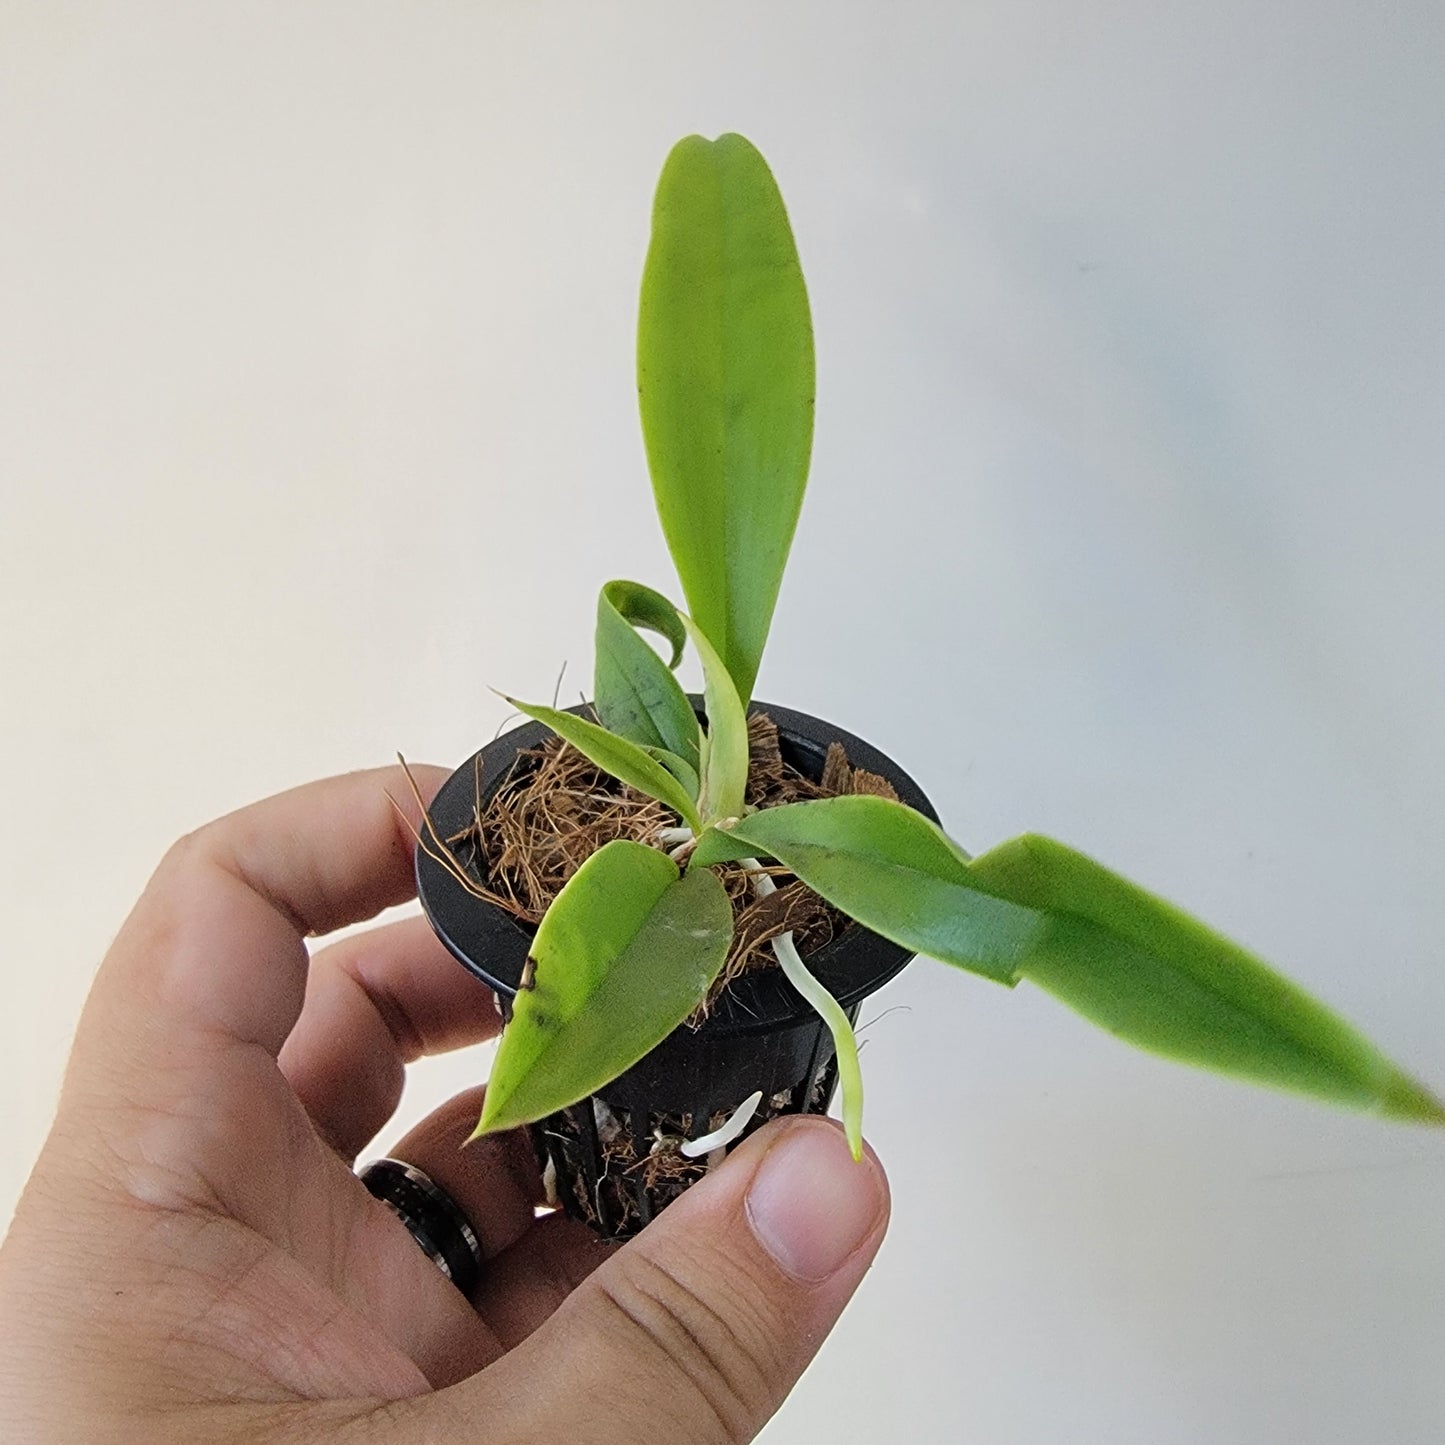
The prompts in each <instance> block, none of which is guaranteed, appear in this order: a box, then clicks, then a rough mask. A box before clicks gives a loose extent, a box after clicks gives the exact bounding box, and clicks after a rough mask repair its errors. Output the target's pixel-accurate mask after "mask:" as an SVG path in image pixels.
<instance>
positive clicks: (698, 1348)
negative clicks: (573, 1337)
mask: <svg viewBox="0 0 1445 1445" xmlns="http://www.w3.org/2000/svg"><path fill="white" fill-rule="evenodd" d="M615 1263H616V1266H617V1267H616V1268H615V1269H613V1270H610V1271H607V1274H608V1278H607V1279H606V1280H605V1281H604V1282H603V1287H602V1291H601V1293H602V1297H603V1298H604V1300H605V1301H606V1303H607V1304H608V1306H610V1308H611V1310H612V1312H613V1315H614V1320H615V1323H616V1324H617V1325H618V1326H619V1327H620V1328H622V1329H623V1330H625V1331H626V1332H627V1333H629V1334H631V1335H632V1336H633V1340H632V1343H633V1344H639V1343H640V1344H641V1346H642V1347H643V1348H644V1349H646V1350H648V1351H651V1352H653V1353H654V1354H655V1355H656V1356H657V1357H658V1363H659V1364H660V1365H661V1366H662V1367H663V1368H664V1369H665V1371H666V1373H667V1375H668V1377H669V1379H670V1382H671V1383H672V1385H673V1387H674V1388H675V1389H677V1390H679V1391H686V1392H687V1393H688V1394H689V1395H691V1396H692V1401H691V1403H693V1404H694V1405H695V1406H697V1407H699V1408H698V1409H695V1410H693V1411H689V1412H688V1413H689V1414H690V1415H697V1414H699V1413H700V1414H701V1415H702V1416H703V1417H704V1418H707V1419H709V1420H710V1421H711V1423H712V1425H713V1426H714V1427H715V1428H714V1429H713V1430H711V1431H710V1432H709V1434H708V1435H707V1436H705V1437H699V1438H700V1439H708V1440H717V1441H720V1442H728V1445H731V1442H735V1441H748V1440H751V1439H752V1438H753V1436H754V1435H755V1433H756V1432H757V1430H758V1429H759V1428H760V1426H761V1424H762V1422H763V1420H764V1419H766V1417H767V1416H768V1415H769V1414H770V1413H771V1412H772V1410H773V1408H774V1407H775V1406H776V1404H777V1401H778V1399H779V1398H780V1397H781V1394H782V1393H783V1390H782V1387H781V1380H782V1371H781V1369H780V1367H779V1360H778V1356H779V1354H780V1353H782V1351H781V1348H780V1344H779V1342H780V1340H781V1337H782V1335H781V1331H780V1330H779V1328H778V1326H777V1322H776V1321H773V1320H770V1319H769V1318H768V1317H767V1315H766V1314H765V1313H764V1311H763V1309H761V1308H760V1306H759V1304H758V1303H757V1302H756V1301H755V1300H754V1299H751V1298H750V1297H749V1292H748V1291H746V1290H745V1289H743V1288H737V1287H730V1286H728V1285H725V1284H723V1283H721V1282H720V1280H719V1278H718V1275H717V1273H716V1272H713V1273H712V1274H711V1275H709V1276H708V1284H707V1291H706V1293H704V1292H703V1291H701V1290H699V1289H698V1288H696V1287H695V1286H694V1285H692V1284H690V1283H689V1282H688V1280H687V1279H686V1277H685V1274H684V1271H683V1270H682V1269H680V1268H677V1267H670V1266H669V1265H668V1264H666V1263H664V1262H663V1261H660V1260H658V1259H655V1258H652V1257H650V1256H648V1255H646V1254H644V1253H642V1252H641V1251H626V1252H623V1253H621V1254H619V1255H618V1256H617V1257H616V1260H615ZM709 1296H711V1298H710V1297H709ZM678 1403H679V1404H683V1405H685V1404H686V1403H688V1402H687V1401H679V1402H678Z"/></svg>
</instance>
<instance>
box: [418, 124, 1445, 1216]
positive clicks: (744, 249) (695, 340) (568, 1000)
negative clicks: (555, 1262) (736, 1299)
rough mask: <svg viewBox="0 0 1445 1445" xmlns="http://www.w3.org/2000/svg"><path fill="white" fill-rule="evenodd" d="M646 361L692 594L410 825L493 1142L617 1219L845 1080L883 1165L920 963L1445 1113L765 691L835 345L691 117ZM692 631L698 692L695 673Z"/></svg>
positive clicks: (463, 771) (1181, 1047) (1199, 949)
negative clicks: (908, 992)
mask: <svg viewBox="0 0 1445 1445" xmlns="http://www.w3.org/2000/svg"><path fill="white" fill-rule="evenodd" d="M637 379H638V395H639V399H640V405H641V413H642V428H643V435H644V439H645V443H646V453H647V463H648V467H649V470H650V472H651V476H652V485H653V490H654V494H655V497H656V502H657V511H658V516H659V518H660V519H661V522H662V527H663V531H664V533H665V535H666V538H667V543H668V547H669V549H670V551H671V554H672V558H673V561H674V563H675V565H676V568H677V574H678V580H679V581H680V583H681V588H682V595H683V597H684V598H685V600H686V611H682V610H680V609H679V608H678V607H677V606H676V605H675V604H674V603H673V602H672V601H670V600H669V599H668V598H667V597H665V596H663V595H662V594H661V593H659V592H657V591H654V590H653V589H652V588H650V587H646V586H643V585H641V584H639V583H635V582H625V581H615V582H609V583H608V584H607V585H606V586H604V587H603V588H602V592H601V596H600V597H599V599H598V606H597V633H596V659H595V679H594V689H593V697H592V701H591V703H590V704H589V705H587V706H585V707H577V708H571V709H567V710H561V709H558V708H556V707H543V706H535V705H532V704H528V703H522V702H514V706H515V707H516V708H517V709H518V710H519V711H520V712H522V713H523V714H525V715H526V716H527V717H528V718H529V719H530V721H529V722H527V723H526V724H524V725H523V726H521V727H519V728H517V729H515V730H514V731H512V732H509V733H507V734H506V735H504V736H503V737H501V738H499V739H497V740H496V741H495V742H493V743H491V744H489V745H488V746H487V747H484V748H483V749H481V751H480V752H478V753H477V754H476V755H475V757H473V758H471V759H470V760H468V761H467V762H466V763H464V764H463V765H462V766H461V767H460V768H458V769H457V771H456V772H455V773H454V774H453V775H452V777H451V778H450V779H449V781H448V782H447V783H446V784H445V785H444V787H443V788H442V790H441V792H440V793H439V794H438V795H437V797H436V798H435V800H434V801H433V803H432V804H431V806H430V809H429V810H428V813H427V817H426V821H425V824H424V826H423V829H422V834H421V840H420V844H421V846H420V847H419V848H418V853H417V875H418V883H419V891H420V895H421V900H422V904H423V907H424V908H425V910H426V912H427V915H428V917H429V918H430V919H431V922H432V925H433V927H434V928H435V929H436V931H437V933H438V935H439V936H440V938H441V939H442V941H443V942H444V943H445V945H446V946H447V948H448V949H449V950H450V951H451V952H452V954H453V955H454V956H455V957H456V958H457V959H458V960H459V961H460V962H461V963H462V964H463V965H464V966H465V967H466V968H468V969H469V970H470V971H471V972H472V973H474V974H475V975H476V976H477V977H478V979H479V980H481V982H482V983H483V984H485V985H486V986H488V987H490V988H491V989H493V990H495V992H496V994H497V997H498V1000H499V1002H500V1005H501V1008H502V1011H503V1016H504V1018H505V1019H506V1027H505V1030H504V1033H503V1037H502V1041H501V1045H500V1047H499V1050H498V1052H497V1056H496V1060H495V1063H494V1065H493V1068H492V1072H491V1077H490V1080H489V1082H488V1086H487V1093H486V1101H485V1105H484V1108H483V1112H482V1116H481V1120H480V1122H479V1124H478V1126H477V1132H478V1133H479V1134H482V1133H489V1132H491V1131H494V1130H502V1129H514V1128H520V1127H529V1128H530V1130H531V1134H532V1138H533V1141H534V1143H535V1146H536V1150H537V1155H538V1160H539V1163H540V1164H541V1165H542V1167H543V1169H544V1172H545V1177H546V1179H547V1182H548V1187H549V1190H551V1191H552V1193H553V1197H554V1198H555V1199H556V1201H557V1202H558V1203H559V1204H560V1205H561V1206H562V1207H563V1208H565V1209H566V1210H567V1211H568V1212H569V1213H571V1214H574V1215H576V1216H577V1217H579V1218H581V1219H585V1220H586V1221H588V1222H589V1223H590V1224H591V1225H593V1226H594V1227H595V1228H596V1229H597V1230H599V1231H600V1232H601V1233H603V1234H605V1235H607V1236H609V1237H614V1238H622V1237H626V1236H627V1235H629V1234H632V1233H634V1232H635V1231H636V1230H638V1229H640V1228H641V1227H643V1226H644V1225H645V1224H646V1223H647V1222H648V1220H649V1219H651V1218H652V1217H653V1215H654V1214H655V1213H656V1212H657V1211H658V1210H659V1209H661V1208H663V1207H665V1205H666V1204H667V1203H668V1202H669V1201H670V1200H672V1199H674V1198H676V1197H677V1195H678V1194H679V1193H680V1192H681V1191H682V1190H683V1189H685V1188H686V1187H687V1186H688V1185H689V1184H690V1183H692V1182H693V1181H694V1180H696V1179H697V1178H700V1177H701V1175H702V1174H703V1173H704V1172H705V1171H706V1170H707V1169H708V1168H709V1167H712V1165H713V1164H715V1163H716V1162H717V1160H718V1159H719V1158H721V1157H722V1156H723V1155H724V1154H725V1152H726V1150H727V1149H728V1148H730V1147H731V1146H732V1144H734V1143H735V1142H736V1141H737V1139H739V1138H741V1137H743V1136H744V1135H745V1134H746V1133H748V1132H750V1131H751V1130H753V1129H756V1128H758V1127H760V1126H761V1124H763V1123H764V1122H766V1121H767V1120H768V1119H771V1118H773V1117H775V1116H777V1115H779V1114H782V1113H799V1112H809V1111H817V1110H824V1109H826V1108H828V1107H829V1104H830V1102H831V1100H832V1098H833V1094H834V1091H835V1088H837V1089H838V1090H839V1092H840V1094H841V1112H842V1118H843V1123H844V1126H845V1129H846V1131H847V1136H848V1140H849V1144H850V1147H851V1148H852V1151H853V1154H854V1156H855V1158H856V1157H860V1156H861V1149H862V1112H863V1092H862V1080H861V1076H860V1072H859V1066H858V1053H857V1046H856V1044H855V1041H854V1036H853V1024H854V1022H855V1021H856V1019H857V1015H858V1010H859V1007H860V1005H861V1004H862V1002H863V1000H864V999H865V998H867V996H868V995H869V994H870V993H872V992H874V991H875V990H876V989H878V988H879V987H881V986H882V985H883V984H884V983H885V982H887V981H888V980H889V979H890V978H892V977H893V976H894V975H896V974H897V973H898V972H899V970H900V969H902V968H903V967H904V966H905V965H906V964H907V963H908V962H909V961H910V960H911V959H912V958H913V957H914V956H915V955H917V954H922V955H924V956H926V957H929V958H933V959H937V960H939V961H941V962H942V963H945V964H948V965H951V966H952V967H954V968H957V969H961V970H964V971H966V972H968V973H971V974H974V975H977V976H979V977H981V978H983V979H985V980H988V981H989V982H991V983H993V984H996V985H1002V986H1003V987H1004V988H1005V989H1009V988H1012V987H1014V986H1015V985H1016V984H1018V983H1019V982H1020V981H1027V982H1028V983H1031V984H1033V985H1035V986H1036V987H1039V988H1043V989H1045V990H1046V991H1047V992H1049V993H1051V994H1052V995H1054V996H1055V997H1056V998H1057V999H1058V1000H1060V1001H1061V1002H1062V1003H1064V1004H1066V1005H1068V1006H1069V1007H1071V1008H1073V1009H1074V1010H1076V1011H1077V1012H1078V1013H1079V1014H1081V1015H1082V1016H1083V1017H1084V1018H1086V1019H1088V1020H1090V1021H1091V1022H1093V1023H1095V1024H1097V1025H1099V1026H1101V1027H1103V1028H1105V1029H1108V1030H1109V1031H1110V1032H1111V1033H1113V1034H1115V1035H1117V1036H1118V1037H1119V1038H1120V1039H1122V1040H1125V1041H1126V1042H1128V1043H1132V1044H1134V1045H1136V1046H1138V1047H1141V1048H1144V1049H1148V1050H1151V1051H1152V1052H1154V1053H1157V1054H1161V1055H1164V1056H1165V1057H1168V1058H1172V1059H1176V1060H1179V1061H1181V1062H1184V1063H1188V1064H1193V1065H1197V1066H1200V1067H1203V1068H1207V1069H1212V1070H1215V1071H1218V1072H1220V1073H1225V1074H1232V1075H1235V1076H1237V1077H1239V1078H1241V1079H1245V1080H1249V1081H1251V1082H1254V1083H1258V1084H1266V1085H1272V1086H1276V1087H1281V1088H1286V1089H1292V1090H1296V1091H1299V1092H1303V1093H1306V1094H1311V1095H1314V1096H1316V1097H1317V1098H1319V1099H1322V1100H1326V1101H1328V1102H1331V1103H1335V1104H1340V1105H1346V1106H1350V1107H1355V1108H1360V1109H1366V1110H1373V1111H1376V1112H1378V1113H1381V1114H1384V1115H1387V1116H1391V1117H1393V1118H1397V1119H1402V1120H1412V1121H1417V1122H1422V1123H1432V1124H1439V1123H1441V1122H1445V1112H1442V1107H1441V1105H1440V1103H1439V1102H1438V1101H1437V1100H1436V1099H1435V1098H1434V1097H1433V1096H1432V1095H1431V1094H1430V1093H1429V1092H1428V1091H1427V1090H1426V1089H1425V1088H1423V1087H1422V1086H1421V1085H1420V1084H1418V1083H1416V1082H1415V1081H1414V1080H1413V1079H1412V1078H1410V1077H1409V1076H1408V1075H1407V1074H1406V1073H1405V1072H1403V1071H1402V1070H1401V1069H1399V1068H1397V1067H1396V1066H1395V1065H1394V1064H1392V1063H1391V1062H1390V1061H1389V1060H1388V1059H1387V1058H1385V1057H1384V1056H1383V1055H1382V1054H1381V1053H1380V1052H1379V1051H1378V1050H1377V1049H1376V1048H1375V1047H1374V1046H1373V1045H1372V1044H1371V1043H1370V1042H1369V1041H1367V1040H1366V1039H1365V1038H1364V1037H1362V1036H1361V1035H1360V1034H1359V1033H1358V1032H1357V1031H1356V1030H1355V1029H1353V1028H1352V1027H1351V1026H1350V1025H1348V1024H1347V1023H1345V1022H1344V1021H1343V1020H1341V1019H1340V1018H1338V1017H1337V1016H1336V1015H1335V1014H1333V1013H1332V1012H1331V1011H1330V1010H1329V1009H1327V1008H1326V1007H1325V1006H1324V1005H1322V1004H1320V1003H1318V1002H1316V1001H1315V1000H1314V999H1313V998H1311V997H1310V996H1308V995H1307V994H1306V993H1304V992H1303V991H1302V990H1301V989H1299V988H1298V987H1296V986H1295V985H1294V984H1292V983H1291V982H1289V981H1288V980H1287V979H1285V978H1284V977H1282V976H1281V975H1280V974H1279V973H1277V972H1275V971H1274V970H1273V969H1272V968H1270V967H1269V966H1268V965H1266V964H1265V963H1263V962H1261V961H1260V960H1259V959H1258V958H1256V957H1254V956H1253V955H1252V954H1250V953H1249V952H1247V951H1246V950H1245V949H1243V948H1241V947H1239V946H1238V945H1237V944H1234V943H1231V942H1229V941H1228V940H1226V939H1224V938H1222V937H1220V936H1219V935H1218V934H1217V933H1215V932H1213V931H1212V930H1211V929H1210V928H1208V927H1207V926H1206V925H1205V924H1203V923H1200V922H1197V921H1196V920H1195V919H1193V918H1191V917H1189V916H1187V915H1186V914H1185V913H1183V912H1181V911H1180V910H1179V909H1178V908H1176V907H1174V906H1173V905H1171V904H1169V903H1166V902H1164V901H1162V900H1161V899H1159V898H1157V897H1155V896H1153V895H1152V894H1150V893H1148V892H1146V891H1145V890H1144V889H1142V888H1140V887H1138V886H1136V885H1135V884H1133V883H1130V882H1128V881H1126V880H1125V879H1124V878H1122V877H1120V876H1119V875H1118V874H1116V873H1113V872H1111V871H1110V870H1108V869H1107V868H1105V867H1103V866H1102V865H1101V864H1099V863H1096V862H1094V861H1093V860H1092V859H1090V858H1087V857H1085V856H1083V855H1082V854H1080V853H1078V852H1076V851H1074V850H1073V849H1071V848H1069V847H1067V846H1065V845H1064V844H1062V843H1057V842H1054V841H1053V840H1051V839H1049V838H1044V837H1039V836H1035V835H1025V836H1023V837H1019V838H1015V839H1013V840H1012V841H1009V842H1005V843H1002V844H1000V845H998V846H996V847H994V848H991V849H990V850H989V851H987V852H985V853H982V854H980V855H978V856H973V855H971V854H970V853H968V852H966V851H965V850H964V848H963V847H962V846H960V845H959V844H958V843H957V842H955V841H954V840H953V839H952V838H951V837H950V836H949V835H948V834H947V833H946V832H945V831H944V830H943V828H942V827H941V826H940V824H939V821H938V818H937V816H936V814H935V813H934V810H933V808H932V807H931V806H930V804H929V802H928V799H927V797H926V796H925V795H924V793H923V792H922V791H921V790H920V788H919V786H918V785H917V784H916V783H915V782H914V781H913V779H912V778H911V777H910V776H909V775H908V774H907V773H905V772H904V771H903V770H902V768H900V767H899V766H898V765H897V764H896V763H895V762H893V760H891V759H890V758H887V757H884V756H883V755H882V754H881V753H879V752H878V751H877V750H876V749H874V748H872V747H870V746H869V745H868V744H867V743H865V742H864V741H862V740H860V739H859V738H856V737H854V736H852V735H851V734H850V733H848V732H846V731H844V730H843V729H842V728H841V727H838V726H836V725H834V724H833V723H831V722H828V721H824V720H822V719H819V718H816V717H812V716H810V715H808V714H807V713H805V712H799V711H795V710H793V709H791V708H787V707H782V706H777V705H774V704H771V703H764V702H759V701H757V700H756V699H754V697H753V684H754V680H755V678H756V676H757V673H758V664H759V661H760V659H761V656H762V652H763V645H764V642H765V641H766V639H767V636H768V632H769V629H770V627H771V624H772V619H773V611H774V604H775V602H776V599H777V596H778V589H779V584H780V582H781V580H782V575H783V567H784V564H785V562H786V560H787V556H788V551H789V547H790V544H791V541H792V536H793V531H794V528H795V525H796V523H797V520H798V515H799V511H800V508H801V506H802V501H803V492H804V487H805V485H806V482H807V477H808V465H809V456H810V451H811V445H812V433H813V400H814V365H813V337H812V326H811V320H810V314H809V307H808V297H807V291H806V288H805V286H804V282H803V273H802V269H801V266H800V264H799V261H798V255H797V250H796V247H795V245H794V240H793V234H792V230H791V228H790V226H789V222H788V217H787V213H786V211H785V209H784V206H783V201H782V198H781V196H780V195H779V192H778V188H777V186H776V184H775V182H774V180H773V177H772V174H771V173H770V171H769V169H768V167H767V165H766V163H765V162H764V160H763V158H762V157H761V155H759V153H758V152H757V151H756V150H755V149H754V148H753V146H752V145H750V144H749V143H748V142H747V141H746V140H744V139H743V138H742V137H740V136H737V135H724V136H722V137H720V138H719V139H717V140H716V141H711V142H710V141H706V140H704V139H702V138H700V137H697V136H693V137H689V138H687V139H686V140H683V141H681V142H680V143H679V144H678V145H677V146H676V148H675V149H674V150H673V152H672V154H671V156H670V157H669V158H668V160H667V163H666V165H665V167H664V169H663V172H662V177H661V180H660V182H659V184H658V189H657V197H656V202H655V206H654V211H653V226H652V240H651V245H650V247H649V250H648V254H647V259H646V264H645V268H644V272H643V281H642V297H641V308H640V316H639V326H638V348H637ZM649 636H650V637H652V638H655V639H656V640H657V642H658V643H659V644H660V646H661V649H662V650H661V651H659V650H657V649H656V648H655V647H654V646H653V644H652V642H650V641H649V640H648V638H649ZM689 646H690V647H691V648H692V650H693V652H694V653H695V655H696V657H697V659H698V661H699V662H700V664H701V674H702V679H703V691H702V694H701V696H690V695H689V694H687V693H686V692H685V691H684V690H683V688H682V686H681V684H680V683H679V681H678V679H677V675H676V668H677V666H678V664H679V663H680V661H681V660H682V658H683V656H684V653H685V651H686V650H687V648H688V647H689ZM890 685H891V686H893V687H895V688H899V687H904V688H906V684H904V683H900V682H899V681H898V679H896V678H895V679H894V680H893V682H892V683H891V684H890ZM1001 997H1002V995H999V998H1001ZM959 1003H960V1007H964V1006H973V1007H990V1006H994V1003H995V1000H994V999H991V998H990V997H988V996H986V993H985V992H984V991H978V992H976V993H975V992H969V991H966V990H960V996H959Z"/></svg>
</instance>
